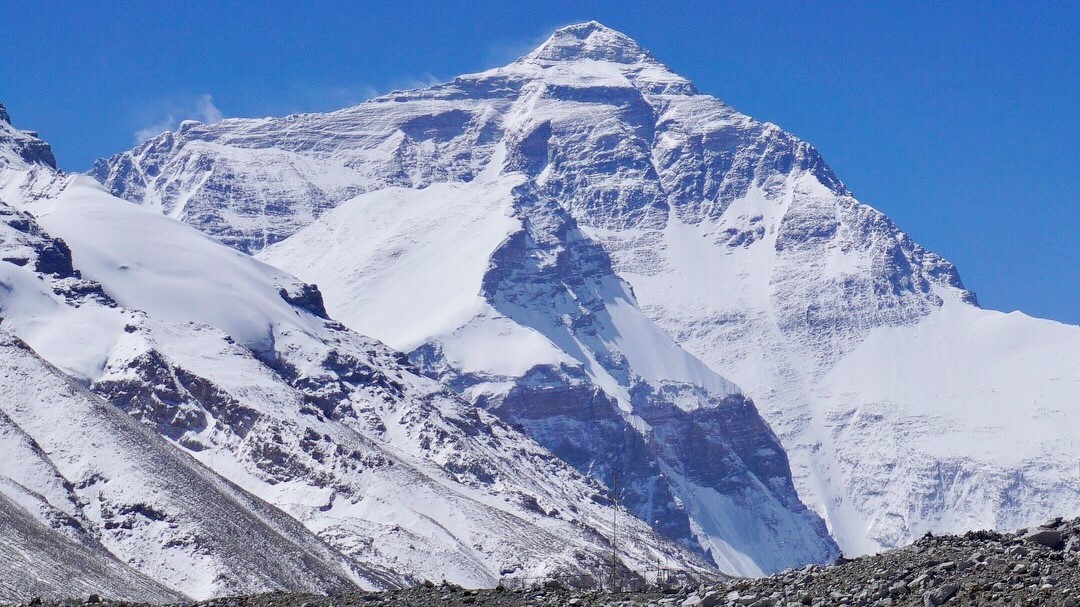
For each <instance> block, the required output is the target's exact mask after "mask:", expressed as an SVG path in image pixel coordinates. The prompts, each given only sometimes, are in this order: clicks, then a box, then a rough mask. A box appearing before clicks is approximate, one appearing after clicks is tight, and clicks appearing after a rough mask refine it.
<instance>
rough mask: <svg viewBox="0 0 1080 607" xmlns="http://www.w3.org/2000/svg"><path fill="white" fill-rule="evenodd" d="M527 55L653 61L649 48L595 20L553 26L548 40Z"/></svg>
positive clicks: (553, 58)
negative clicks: (553, 30)
mask: <svg viewBox="0 0 1080 607" xmlns="http://www.w3.org/2000/svg"><path fill="white" fill-rule="evenodd" d="M526 59H531V60H540V61H573V60H576V59H594V60H596V61H612V62H615V63H639V62H642V61H656V60H655V59H654V58H653V56H652V54H650V53H649V51H647V50H645V49H643V48H641V46H639V45H638V43H637V42H635V41H634V39H633V38H631V37H630V36H627V35H626V34H624V33H622V32H619V31H616V30H613V29H611V28H609V27H606V26H604V25H602V24H600V23H598V22H596V21H588V22H585V23H578V24H575V25H568V26H566V27H563V28H559V29H557V30H555V33H554V34H552V35H551V37H550V38H548V39H547V42H544V44H542V45H540V47H539V48H537V49H536V50H534V51H533V52H531V53H529V54H528V55H527V56H526Z"/></svg>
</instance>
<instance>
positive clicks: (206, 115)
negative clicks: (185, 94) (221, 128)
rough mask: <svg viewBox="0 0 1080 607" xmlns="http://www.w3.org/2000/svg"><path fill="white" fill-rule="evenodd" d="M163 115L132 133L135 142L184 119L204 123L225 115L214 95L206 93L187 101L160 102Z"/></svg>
mask: <svg viewBox="0 0 1080 607" xmlns="http://www.w3.org/2000/svg"><path fill="white" fill-rule="evenodd" d="M162 106H163V107H162V113H165V116H164V117H160V118H158V119H156V120H155V121H154V122H152V123H151V124H148V125H146V126H144V127H142V128H141V129H138V130H137V131H135V133H134V137H135V144H136V145H138V144H140V143H142V142H144V141H146V140H147V139H150V138H151V137H156V136H157V135H160V134H161V133H164V132H165V131H172V130H175V129H176V127H177V125H178V124H180V122H182V121H184V120H198V121H199V122H202V123H205V124H214V123H215V122H221V121H222V120H223V119H224V118H225V115H224V114H223V113H222V112H221V110H220V109H218V107H217V106H216V105H214V97H213V96H212V95H210V94H208V93H204V94H202V95H199V96H198V97H196V98H195V99H193V100H191V101H189V102H187V103H176V102H169V103H165V104H162Z"/></svg>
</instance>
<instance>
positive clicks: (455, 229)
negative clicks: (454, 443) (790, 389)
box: [264, 175, 832, 574]
mask: <svg viewBox="0 0 1080 607" xmlns="http://www.w3.org/2000/svg"><path fill="white" fill-rule="evenodd" d="M521 182H522V179H521V178H520V177H519V176H513V175H512V176H509V177H504V178H497V179H492V180H488V179H486V178H479V179H477V180H474V181H473V182H472V183H470V184H467V185H466V184H436V185H432V186H430V187H428V188H426V189H424V190H420V191H417V190H407V189H389V190H383V191H379V192H376V193H373V194H370V195H363V196H360V197H358V198H357V199H355V200H353V201H350V202H348V203H346V204H345V205H343V206H342V207H341V208H339V209H337V210H335V211H332V212H330V213H328V214H327V215H325V216H324V218H323V219H321V220H320V221H318V222H316V223H315V224H314V225H312V226H310V228H309V229H307V230H303V231H301V232H300V233H298V234H297V235H296V236H294V237H293V238H290V239H288V240H286V241H285V242H282V243H281V244H280V245H277V246H275V247H272V248H271V249H269V250H267V251H266V252H265V256H264V258H265V259H267V260H268V261H270V262H271V263H273V264H278V265H281V266H282V267H288V268H290V269H293V270H295V271H297V272H298V273H299V274H300V275H302V276H304V277H305V278H307V279H313V280H317V281H318V282H320V283H321V284H324V285H328V286H327V289H328V290H327V291H326V295H327V300H328V302H330V305H331V309H332V310H333V313H334V314H335V316H337V317H339V318H341V319H342V320H343V321H344V322H346V323H347V324H349V325H350V326H352V327H355V328H356V329H358V330H360V331H362V332H371V333H373V334H375V335H378V336H379V337H380V338H383V339H385V340H387V341H388V343H390V344H391V345H394V346H395V347H399V348H402V349H404V350H407V351H409V352H411V357H412V358H413V359H414V360H415V361H416V362H417V364H419V365H420V366H421V367H422V368H424V369H426V370H427V371H428V372H429V373H430V374H432V375H435V376H438V377H440V379H441V380H442V381H443V382H444V383H446V384H447V385H450V386H452V387H454V388H455V389H456V390H458V391H459V392H461V393H463V394H465V395H466V396H467V397H468V398H470V400H472V401H474V402H476V403H478V404H481V405H483V406H484V407H486V408H488V409H490V410H492V411H494V412H495V413H496V414H498V415H500V416H502V417H503V418H505V419H507V420H509V421H512V422H514V423H519V424H522V425H523V426H524V427H526V428H527V429H529V431H530V433H531V434H532V435H533V437H535V438H536V439H537V440H539V441H540V442H541V443H542V444H544V445H546V446H547V447H549V448H550V449H552V450H553V451H554V452H555V453H556V454H557V455H559V456H560V457H562V458H563V459H565V460H566V461H568V462H570V463H571V464H573V465H575V466H576V467H577V468H578V469H579V470H581V471H583V472H589V473H591V474H593V475H594V476H596V477H598V478H601V479H603V480H605V481H607V482H611V481H612V477H613V476H614V475H618V476H619V477H620V480H619V482H620V483H621V486H622V491H621V494H622V497H621V500H622V501H623V503H625V504H627V505H628V506H629V507H630V508H631V509H632V510H633V511H634V512H636V513H638V515H639V516H641V517H642V518H643V519H645V520H648V521H650V522H652V523H653V525H654V527H656V528H657V529H658V530H660V531H661V532H663V533H665V534H666V535H668V536H669V537H672V538H674V539H678V540H680V541H683V542H684V543H686V544H687V545H689V546H692V547H695V548H696V549H698V550H701V551H702V552H705V553H707V554H708V555H709V556H710V557H711V558H712V559H713V561H714V562H715V563H716V564H717V565H718V566H719V567H720V568H721V569H722V570H725V571H733V572H739V573H748V574H760V573H762V572H764V571H771V570H775V569H780V568H783V567H785V566H790V565H793V564H797V563H800V562H806V561H819V560H824V559H827V558H829V557H830V552H831V549H832V547H831V544H830V542H828V541H827V540H824V538H823V535H824V534H823V529H822V527H821V526H820V524H819V523H818V522H817V521H815V520H814V519H813V518H812V517H810V516H808V514H807V512H806V510H805V508H804V507H803V506H802V505H801V504H799V503H798V501H797V499H795V497H794V492H793V491H792V488H791V485H790V483H789V481H788V470H787V462H786V460H785V458H784V456H783V452H782V449H781V448H780V445H779V444H778V443H777V441H776V439H775V438H774V437H773V435H772V433H771V432H769V430H768V428H766V427H765V425H764V424H763V423H762V422H761V420H760V419H759V418H758V417H757V415H756V412H755V411H754V410H753V407H752V405H750V404H749V402H748V401H747V400H746V399H745V398H744V397H743V396H742V395H741V394H740V393H739V392H738V391H737V389H736V388H735V387H734V385H732V384H731V383H729V382H727V381H726V380H724V379H723V378H721V377H719V376H718V375H716V374H715V373H713V372H712V371H710V370H709V369H708V368H707V367H705V366H704V365H702V364H701V363H700V362H699V361H697V360H696V359H694V358H693V357H691V356H689V355H688V354H687V353H686V352H684V351H683V350H681V349H680V348H679V347H678V346H677V345H676V344H675V343H674V342H672V341H671V339H670V338H668V337H667V336H666V335H665V334H663V332H661V331H660V330H658V329H657V328H656V327H655V325H653V323H652V322H650V321H649V320H648V319H647V318H645V317H644V316H643V315H641V313H640V312H639V311H638V310H637V307H636V303H635V301H634V298H633V296H632V294H631V293H630V292H629V289H628V288H627V286H626V285H625V284H624V283H622V282H621V281H619V280H618V279H617V278H616V277H615V276H613V275H612V273H611V270H610V266H609V265H608V262H607V257H606V255H604V253H603V252H602V251H600V250H599V248H598V247H596V246H595V245H594V244H591V243H590V242H589V241H588V240H587V239H586V238H584V237H583V236H582V235H581V234H580V233H579V232H578V231H577V229H576V227H575V226H574V225H573V221H572V220H571V219H569V218H568V217H566V216H565V214H564V213H562V212H561V210H560V209H559V208H558V207H547V208H544V207H540V206H538V205H536V202H535V197H534V193H533V192H532V191H531V190H530V189H529V188H523V187H520V186H521ZM456 243H461V245H460V246H459V245H457V244H456ZM339 303H340V305H339ZM404 312H407V314H406V315H404V316H403V317H397V316H395V314H396V313H404ZM411 318H418V319H421V320H420V321H419V322H406V319H411ZM778 546H779V547H780V549H778Z"/></svg>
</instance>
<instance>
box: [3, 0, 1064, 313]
mask: <svg viewBox="0 0 1080 607" xmlns="http://www.w3.org/2000/svg"><path fill="white" fill-rule="evenodd" d="M0 19H2V21H0V23H2V24H0V100H3V101H4V102H5V103H6V104H7V106H8V109H9V110H10V112H11V114H12V116H13V119H14V121H15V123H16V124H17V125H18V126H22V127H23V128H33V129H37V130H38V131H40V132H41V134H42V136H43V137H44V138H46V139H47V140H49V141H50V142H51V143H52V144H53V147H54V149H55V151H56V154H57V157H58V159H59V162H60V165H61V167H62V168H64V169H67V170H85V169H86V168H88V167H89V165H90V164H91V163H92V162H93V160H94V159H95V158H97V157H100V156H105V155H109V154H112V153H115V152H119V151H121V150H124V149H126V148H128V147H130V146H131V145H132V143H133V139H134V137H135V136H136V135H135V134H136V133H137V132H139V131H143V130H146V129H153V128H155V127H158V128H160V127H162V126H167V125H169V124H170V123H171V122H175V121H177V120H180V119H183V118H187V117H190V116H195V117H198V116H201V115H213V113H214V112H216V111H220V112H221V113H222V114H224V115H225V116H265V115H283V114H287V113H291V112H298V111H321V110H330V109H335V108H339V107H343V106H346V105H349V104H352V103H355V102H359V101H361V100H363V99H365V98H366V97H368V96H370V95H372V94H373V93H377V92H385V91H388V90H391V89H394V88H403V87H408V86H415V85H418V84H424V83H428V82H432V81H436V80H443V79H447V78H450V77H453V76H455V75H457V74H459V73H463V72H471V71H478V70H481V69H485V68H488V67H492V66H495V65H501V64H504V63H507V62H509V61H510V60H512V59H513V58H515V57H516V56H518V55H520V54H523V53H524V52H526V51H527V50H528V49H530V48H531V47H533V46H535V45H536V44H538V43H539V42H540V41H542V40H543V39H544V38H545V37H546V35H547V34H548V33H550V31H551V30H553V29H554V28H555V27H558V26H560V25H565V24H568V23H573V22H577V21H584V20H588V19H597V20H599V21H601V22H603V23H604V24H606V25H608V26H611V27H614V28H616V29H619V30H621V31H623V32H625V33H627V34H629V35H630V36H631V37H633V38H635V39H637V40H638V41H639V42H640V43H641V44H643V45H644V46H645V47H647V48H649V49H651V50H652V51H653V52H654V53H655V54H656V56H657V57H659V58H660V59H661V60H662V61H664V62H665V63H667V64H668V65H670V66H671V67H672V68H674V69H675V70H676V71H677V72H679V73H681V74H683V75H684V76H687V77H689V78H690V79H691V80H693V81H694V82H695V83H697V85H698V87H699V88H700V89H701V90H703V91H705V92H708V93H711V94H713V95H715V96H717V97H719V98H721V99H724V100H725V101H727V102H728V103H730V104H731V105H733V106H735V107H736V108H738V109H739V110H741V111H743V112H746V113H748V114H750V115H752V116H754V117H756V118H760V119H764V120H769V121H772V122H775V123H777V124H779V125H780V126H781V127H783V128H785V129H787V130H789V131H791V132H793V133H795V134H797V135H799V136H801V137H803V138H804V139H807V140H808V141H810V142H811V143H813V144H814V145H815V146H817V147H818V149H820V150H821V152H822V153H823V154H824V156H825V158H826V160H827V161H828V162H829V163H830V164H831V165H832V167H833V168H834V169H835V170H836V172H837V173H838V174H839V175H840V177H841V179H843V180H844V182H845V183H847V184H848V186H849V187H850V188H851V189H852V190H853V191H854V192H855V194H856V195H857V196H858V197H859V198H860V199H861V200H863V201H864V202H867V203H869V204H871V205H874V206H876V207H877V208H879V209H881V210H883V211H884V212H886V213H887V214H888V215H890V216H891V217H892V218H893V219H894V220H895V221H896V222H897V223H898V224H899V225H900V226H901V227H902V228H903V229H905V230H906V231H907V232H908V233H910V234H911V235H912V236H913V237H914V238H915V239H916V240H917V241H919V242H921V243H922V244H924V245H926V246H928V247H929V248H931V249H933V250H935V251H937V252H939V253H941V254H942V255H944V256H945V257H947V258H949V259H951V260H952V261H954V262H955V263H956V264H957V265H958V266H959V268H960V272H961V276H962V277H963V278H964V281H965V282H966V283H967V285H968V286H969V287H970V288H972V289H974V290H975V291H976V292H977V293H978V295H979V298H980V300H981V301H982V303H983V305H984V306H985V307H989V308H995V309H999V310H1006V311H1010V310H1014V309H1020V310H1023V311H1024V312H1027V313H1029V314H1033V315H1037V316H1043V317H1049V318H1055V319H1058V320H1063V321H1066V322H1071V323H1076V324H1080V288H1078V284H1080V269H1078V268H1080V245H1078V241H1077V237H1078V234H1080V43H1078V40H1080V2H1077V1H1075V0H1072V1H1066V2H1057V3H1054V2H1038V1H1031V2H1019V1H1016V2H982V1H981V2H936V1H935V2H916V3H904V2H876V1H869V0H867V1H864V2H860V1H855V0H850V1H845V2H837V3H831V2H795V1H792V2H782V3H779V2H778V3H772V2H746V1H738V2H722V1H716V2H680V1H671V0H667V1H665V2H659V1H650V2H627V1H625V0H624V1H611V2H594V3H589V2H582V1H569V2H562V1H551V0H543V1H534V2H529V3H527V4H526V3H511V2H490V1H486V0H469V1H466V2H449V1H447V2H440V1H431V2H405V1H398V2H364V3H361V2H355V3H354V2H349V3H346V2H326V3H318V2H307V1H303V2H299V1H296V0H289V1H281V2H279V1H270V0H262V1H260V2H199V1H185V2H183V3H177V2H154V1H150V0H144V1H139V2H129V3H128V2H125V3H120V2H113V3H110V2H93V3H91V2H76V1H70V2H61V1H57V2H41V1H40V0H35V1H33V2H26V1H22V0H9V1H8V2H5V5H4V10H3V16H2V17H0ZM207 95H209V96H210V97H206V96H207ZM211 98H212V105H211V103H208V102H210V101H211Z"/></svg>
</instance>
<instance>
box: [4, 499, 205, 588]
mask: <svg viewBox="0 0 1080 607" xmlns="http://www.w3.org/2000/svg"><path fill="white" fill-rule="evenodd" d="M0 538H3V539H2V540H0V601H2V602H11V603H14V602H24V603H25V602H29V601H30V599H32V598H34V597H44V598H49V599H54V600H56V599H63V598H74V599H79V598H85V597H87V596H89V595H91V594H97V595H100V596H102V597H105V598H109V599H116V600H126V601H140V602H151V603H164V602H175V601H180V600H183V599H184V596H183V595H182V594H179V593H176V592H173V591H170V590H168V589H167V588H165V587H163V586H161V585H159V584H157V583H155V582H153V581H152V580H150V579H149V578H147V577H144V576H142V575H140V574H138V573H136V572H135V570H133V569H131V568H129V567H127V566H126V565H124V564H123V563H121V562H120V561H117V560H116V559H115V558H114V557H113V556H112V555H110V554H109V553H108V552H105V551H95V550H91V549H89V548H87V547H86V546H83V545H81V544H78V543H76V542H74V541H72V540H71V539H69V538H67V537H65V536H63V535H62V534H60V533H59V532H57V531H56V530H54V529H51V528H49V527H47V526H45V525H43V524H41V522H39V521H38V520H37V519H35V518H34V517H32V516H30V515H29V514H28V513H27V512H26V511H25V510H23V509H22V508H21V507H19V506H18V505H16V504H15V503H14V502H12V501H11V500H9V499H8V498H7V497H6V496H4V495H0Z"/></svg>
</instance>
